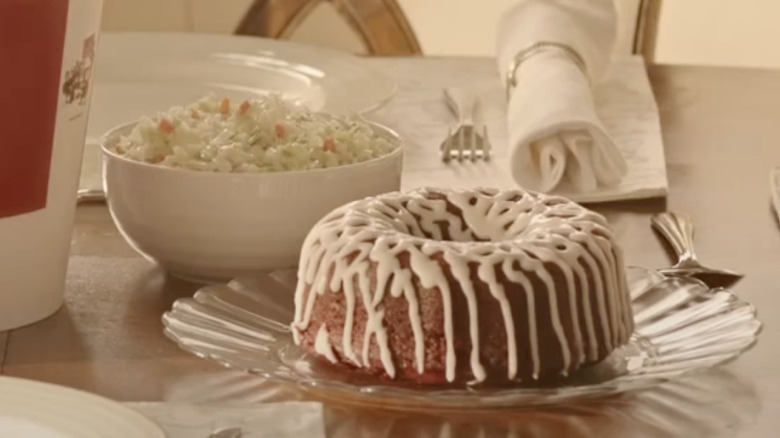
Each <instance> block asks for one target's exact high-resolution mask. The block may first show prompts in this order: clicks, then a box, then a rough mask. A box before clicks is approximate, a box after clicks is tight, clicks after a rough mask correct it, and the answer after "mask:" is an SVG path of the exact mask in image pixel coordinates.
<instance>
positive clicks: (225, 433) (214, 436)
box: [207, 427, 243, 438]
mask: <svg viewBox="0 0 780 438" xmlns="http://www.w3.org/2000/svg"><path fill="white" fill-rule="evenodd" d="M241 435H243V432H242V431H241V428H240V427H228V428H226V429H219V430H215V431H214V432H211V435H209V436H208V437H207V438H241Z"/></svg>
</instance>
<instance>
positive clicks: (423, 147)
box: [373, 56, 669, 202]
mask: <svg viewBox="0 0 780 438" xmlns="http://www.w3.org/2000/svg"><path fill="white" fill-rule="evenodd" d="M420 67H421V68H420V71H419V73H420V74H421V75H422V74H424V71H425V69H424V67H425V66H424V65H421V66H420ZM453 75H458V72H457V71H454V72H453ZM446 85H447V84H443V85H442V88H443V87H444V86H446ZM473 86H474V87H475V88H476V89H477V91H478V93H479V95H480V100H481V105H482V108H483V112H484V114H485V120H486V123H487V125H488V131H489V137H490V141H491V143H492V146H493V156H492V158H491V160H490V161H488V162H483V161H477V162H471V161H464V162H463V163H459V162H457V161H451V162H449V163H447V164H445V163H443V162H442V161H441V158H440V156H439V145H440V144H441V142H442V140H443V139H444V137H445V136H446V135H447V129H448V127H451V126H454V125H455V121H456V119H455V116H454V115H453V114H451V113H450V111H449V109H448V108H447V106H446V104H445V102H444V99H443V90H442V89H441V88H431V87H428V88H419V89H418V88H414V89H406V90H402V91H401V92H400V93H399V94H398V95H397V96H396V97H395V98H394V99H393V101H392V102H391V103H390V104H389V105H388V106H387V107H385V108H383V109H382V110H380V111H378V112H377V113H376V114H375V115H374V117H373V118H375V119H377V120H379V121H381V122H384V123H387V124H389V125H391V126H392V127H393V128H395V129H396V130H397V131H398V132H399V134H400V135H401V136H402V137H404V139H405V140H406V141H407V142H408V144H407V149H406V155H405V159H404V173H403V182H402V185H403V189H413V188H417V187H422V186H432V185H435V186H440V187H450V188H467V187H475V186H486V187H497V188H503V189H509V188H516V187H517V183H515V181H514V180H513V179H512V176H511V172H510V169H509V165H508V158H507V156H508V154H507V129H506V126H507V125H506V96H505V93H504V90H503V88H502V87H501V84H500V82H499V80H498V77H497V76H496V77H495V78H490V80H487V78H480V80H479V81H476V82H475V83H474V84H473ZM595 100H596V109H597V112H598V114H599V116H600V117H601V119H602V121H603V122H604V125H605V126H606V128H607V130H608V132H609V133H610V135H612V136H613V138H614V139H615V142H616V143H617V145H618V147H619V148H620V149H621V151H622V152H623V155H624V156H625V158H626V161H627V163H628V175H627V176H626V178H625V179H624V180H623V181H622V182H621V184H620V185H618V186H616V187H612V188H602V189H599V190H597V191H593V192H588V193H579V192H576V191H574V190H573V189H572V188H571V187H570V186H566V185H562V186H561V187H559V189H556V191H555V192H553V193H554V194H558V195H563V196H566V197H568V198H571V199H573V200H575V201H578V202H602V201H617V200H625V199H640V198H652V197H659V196H665V195H666V194H667V193H668V187H669V186H668V182H667V177H666V164H665V163H666V161H665V158H664V150H663V143H662V139H661V126H660V120H659V116H658V107H657V105H656V102H655V97H654V96H653V91H652V88H651V87H650V81H649V80H648V77H647V72H646V69H645V65H644V61H643V59H642V57H640V56H634V57H629V58H623V59H620V60H617V61H616V62H615V63H614V65H613V68H612V70H611V71H610V72H609V73H608V74H607V75H606V77H605V78H604V81H603V82H602V83H601V84H600V85H598V86H597V87H596V89H595Z"/></svg>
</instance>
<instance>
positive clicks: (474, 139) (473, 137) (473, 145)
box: [469, 129, 479, 162]
mask: <svg viewBox="0 0 780 438" xmlns="http://www.w3.org/2000/svg"><path fill="white" fill-rule="evenodd" d="M470 132H471V138H470V139H469V142H470V143H471V150H470V152H471V161H472V162H474V161H477V146H478V145H477V138H478V137H479V136H478V135H477V132H476V130H475V129H472V130H471V131H470Z"/></svg>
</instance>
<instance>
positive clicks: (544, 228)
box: [292, 189, 632, 382]
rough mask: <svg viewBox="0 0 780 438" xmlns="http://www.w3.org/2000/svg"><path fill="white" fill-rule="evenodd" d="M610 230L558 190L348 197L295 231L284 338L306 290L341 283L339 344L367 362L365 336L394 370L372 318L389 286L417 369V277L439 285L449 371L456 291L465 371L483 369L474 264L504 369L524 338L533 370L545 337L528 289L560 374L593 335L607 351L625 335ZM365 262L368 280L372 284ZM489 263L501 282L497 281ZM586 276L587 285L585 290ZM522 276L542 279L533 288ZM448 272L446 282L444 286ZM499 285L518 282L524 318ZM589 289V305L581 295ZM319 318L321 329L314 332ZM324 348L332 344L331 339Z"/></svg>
mask: <svg viewBox="0 0 780 438" xmlns="http://www.w3.org/2000/svg"><path fill="white" fill-rule="evenodd" d="M433 198H436V199H433ZM602 236H606V237H602ZM445 237H446V238H448V239H445ZM613 241H614V239H613V238H612V237H611V232H610V231H609V230H608V229H607V228H606V222H605V220H604V219H603V217H601V216H600V215H598V214H596V213H593V212H591V211H589V210H586V209H584V208H582V207H580V206H579V205H577V204H574V203H571V202H569V201H566V200H564V199H562V198H551V197H547V196H544V195H538V194H534V193H530V192H524V191H520V190H512V191H497V190H460V191H446V192H445V191H439V190H434V189H420V190H417V191H414V192H410V193H390V194H386V195H382V196H380V197H376V198H367V199H364V200H360V201H356V202H353V203H351V204H348V205H346V206H344V207H342V208H339V209H337V210H335V211H333V212H332V213H331V214H329V215H328V216H326V217H325V218H324V219H322V220H321V221H320V222H319V223H318V224H317V225H316V226H315V227H314V228H313V229H312V231H311V232H310V233H309V235H308V236H307V238H306V241H305V242H304V245H303V249H302V254H301V263H300V267H299V273H298V275H299V282H298V288H297V290H296V294H295V307H296V309H295V320H294V321H293V324H292V328H293V335H294V339H295V342H296V343H299V344H300V342H301V337H302V334H303V332H305V331H307V330H308V326H309V324H310V322H311V318H312V314H313V311H314V307H315V302H316V300H317V297H318V296H321V295H322V294H325V293H342V294H343V295H344V303H345V317H344V327H343V337H342V339H341V344H342V345H341V352H342V353H343V356H344V357H345V358H346V359H347V360H349V361H350V362H352V363H353V364H354V365H356V366H359V367H366V366H369V358H370V351H371V346H372V345H374V344H375V345H376V346H377V348H378V351H379V356H380V359H381V362H382V366H383V368H384V370H385V372H386V373H387V374H388V375H389V376H390V377H395V375H396V371H397V370H396V369H395V364H394V361H393V357H392V352H391V350H390V348H389V339H388V333H387V327H385V323H384V316H385V309H384V307H383V301H384V300H385V299H386V298H385V295H386V293H387V292H389V294H390V296H391V297H394V298H399V297H404V299H405V300H406V302H407V304H408V316H409V322H410V325H411V328H412V333H413V337H414V343H415V345H414V362H415V368H416V370H417V372H418V373H422V372H423V371H424V365H425V339H424V336H425V333H424V330H423V323H422V319H421V312H422V309H421V308H420V296H419V295H418V294H419V293H420V291H418V290H417V286H416V285H415V283H417V284H419V285H420V286H421V287H422V288H423V289H426V290H433V291H438V292H439V293H440V295H441V305H442V314H443V329H444V338H445V347H446V353H445V367H446V370H445V377H446V379H447V380H448V381H453V380H455V378H456V376H455V370H456V365H457V364H456V355H455V347H454V343H455V340H454V325H453V324H454V321H453V318H454V315H453V314H452V306H453V303H452V298H453V296H452V294H453V293H455V292H458V293H461V294H462V295H463V297H464V299H465V303H466V306H467V314H466V315H464V316H466V317H468V333H469V338H470V341H471V351H470V355H469V364H470V367H471V373H472V375H473V376H474V380H476V381H478V382H479V381H483V380H485V379H486V378H487V377H488V376H487V371H486V370H485V368H484V366H483V364H482V363H481V357H480V342H479V339H480V333H479V329H480V324H479V320H478V318H479V315H480V314H479V309H478V302H479V300H478V299H477V293H478V292H477V289H476V287H475V283H474V279H473V277H472V275H473V273H472V272H473V271H472V268H473V267H476V277H477V278H478V280H479V282H481V283H482V284H483V285H484V286H487V289H488V290H489V292H490V296H491V297H492V298H493V299H495V300H496V301H497V302H498V304H499V307H500V309H501V315H502V318H503V322H504V329H505V330H506V342H507V346H506V351H507V368H508V369H507V377H508V378H509V379H514V378H516V376H517V375H518V374H519V372H520V370H519V368H520V365H521V364H519V363H518V350H519V349H520V348H527V349H529V350H530V352H531V364H530V367H531V369H530V371H531V372H530V374H531V375H532V376H533V377H534V378H538V377H539V375H540V372H541V368H542V365H543V364H542V361H543V358H542V357H541V354H540V351H541V349H542V348H543V347H544V348H547V349H549V348H550V347H551V346H541V345H539V334H540V332H539V329H540V327H538V322H539V321H538V319H537V317H536V316H537V312H538V311H539V309H537V308H536V305H537V304H536V299H535V298H536V296H538V295H539V294H547V295H546V296H547V301H548V303H549V309H546V310H545V311H549V312H550V313H549V316H550V318H549V320H550V324H551V325H550V326H549V327H543V329H545V330H552V331H553V333H554V334H555V338H556V340H557V341H558V343H559V344H560V345H559V347H560V352H561V356H560V357H561V359H562V362H563V363H562V365H561V369H560V370H559V373H560V374H563V375H565V374H567V373H568V372H569V371H570V370H572V369H575V368H576V367H577V366H579V364H580V363H582V362H583V361H585V360H586V358H587V359H588V360H595V359H596V358H597V356H598V350H599V348H598V347H599V343H600V342H601V343H603V344H604V347H605V348H606V349H607V350H608V351H609V350H612V349H613V348H614V346H617V345H618V344H619V343H622V342H625V340H626V338H627V336H628V334H630V330H631V325H632V323H631V313H630V307H629V305H630V303H629V302H628V299H627V291H626V282H625V278H624V276H623V274H622V271H621V270H622V269H623V265H622V259H621V257H620V252H619V250H616V249H615V244H614V242H613ZM402 256H404V257H407V258H408V265H407V266H402V264H401V261H400V260H401V257H402ZM580 261H582V262H583V263H584V266H585V268H583V266H582V265H580ZM549 264H554V265H555V266H556V267H557V268H559V270H560V271H561V272H562V273H563V278H562V280H561V281H565V284H566V288H567V290H566V291H563V290H561V291H559V290H557V289H556V281H555V279H554V278H553V276H552V275H551V274H550V272H549V271H548V269H547V268H546V266H549ZM518 266H519V267H520V269H517V267H518ZM370 271H373V278H375V281H376V284H375V285H373V289H372V285H371V284H370V281H369V279H370V278H372V275H369V272H370ZM497 272H501V273H502V275H503V277H504V278H505V279H506V280H507V281H509V282H510V283H506V284H504V283H502V282H501V281H499V280H498V278H497V275H496V273H497ZM588 273H590V275H588ZM602 273H604V274H602ZM529 275H532V276H533V278H535V280H532V278H531V277H529ZM589 278H590V279H592V281H593V285H594V286H595V290H593V291H591V290H590V287H589ZM575 279H576V280H578V281H575ZM533 281H536V282H537V284H541V285H542V286H543V287H541V288H537V289H536V290H535V289H534V287H533V283H532V282H533ZM451 284H452V285H455V286H457V288H455V289H452V290H451ZM558 284H560V281H559V283H558ZM507 286H511V289H508V288H507ZM577 286H578V287H577ZM575 289H576V290H575ZM510 290H511V291H512V293H519V291H520V290H522V292H523V293H524V294H525V301H526V306H527V309H528V314H527V323H522V324H521V325H520V326H518V325H517V324H516V322H515V321H514V320H513V316H512V308H511V305H510V300H509V298H508V297H507V294H508V293H509V291H510ZM594 295H595V298H596V303H595V308H594V307H593V304H594V303H592V302H591V301H592V300H591V297H592V296H594ZM578 297H579V298H580V301H581V302H582V303H581V305H580V304H578ZM560 300H567V301H568V307H569V309H570V312H569V315H563V314H562V312H561V311H560V308H559V301H560ZM361 304H362V309H363V310H364V311H365V314H366V324H365V331H364V333H363V337H362V340H359V341H357V342H356V340H355V339H353V334H352V333H353V328H354V318H355V311H356V307H357V306H359V305H361ZM594 311H595V312H597V315H598V317H597V318H594V315H593V312H594ZM564 318H566V321H567V323H568V328H567V327H566V325H565V324H564ZM581 321H583V322H584V325H585V330H584V333H583V332H582V328H581ZM597 323H600V324H599V325H600V327H599V329H597V328H596V324H597ZM526 326H527V327H528V329H527V331H526V330H523V331H521V332H520V333H524V334H526V335H527V337H523V338H522V339H518V338H517V336H516V334H517V333H518V332H517V331H516V330H517V328H518V327H526ZM323 330H325V333H326V335H321V333H322V332H323ZM526 332H527V333H526ZM567 332H568V334H569V336H567ZM598 333H600V334H601V336H600V337H599V336H598ZM321 336H323V337H324V339H326V340H327V341H328V344H327V346H328V347H330V340H329V337H328V336H327V330H326V329H325V328H324V326H321V327H320V331H319V332H318V333H317V340H316V341H315V351H317V352H318V353H320V351H319V350H317V348H318V347H317V345H319V346H320V347H319V348H320V349H323V351H325V350H326V349H325V348H324V347H323V345H324V344H323V342H324V341H321V340H320V337H321ZM570 339H571V342H570ZM585 343H587V347H588V348H587V351H586V349H585V345H584V344H585ZM356 344H357V346H359V348H360V350H361V351H360V354H359V355H358V354H356V353H355V351H354V348H355V347H356ZM556 347H558V346H556ZM330 352H331V354H333V351H332V349H331V350H330ZM320 354H323V355H325V353H320ZM334 357H335V356H334ZM575 358H576V360H575ZM328 359H329V360H330V358H328ZM523 366H525V367H527V366H526V365H523ZM526 374H527V373H526Z"/></svg>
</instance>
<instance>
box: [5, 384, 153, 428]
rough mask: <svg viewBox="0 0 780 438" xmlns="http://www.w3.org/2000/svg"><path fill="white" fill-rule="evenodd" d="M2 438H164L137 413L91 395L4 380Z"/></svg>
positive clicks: (58, 387)
mask: <svg viewBox="0 0 780 438" xmlns="http://www.w3.org/2000/svg"><path fill="white" fill-rule="evenodd" d="M0 437H2V438H17V437H35V438H106V437H112V438H164V437H165V434H164V433H163V431H162V430H161V429H160V428H159V427H157V426H156V425H155V424H154V423H152V422H151V421H150V420H149V419H147V418H146V417H144V416H143V415H141V414H139V413H138V412H136V411H134V410H132V409H130V408H127V407H125V406H123V405H121V404H119V403H116V402H113V401H111V400H108V399H106V398H103V397H99V396H97V395H94V394H90V393H88V392H83V391H77V390H75V389H71V388H67V387H64V386H57V385H52V384H48V383H41V382H36V381H32V380H25V379H17V378H13V377H0Z"/></svg>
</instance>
